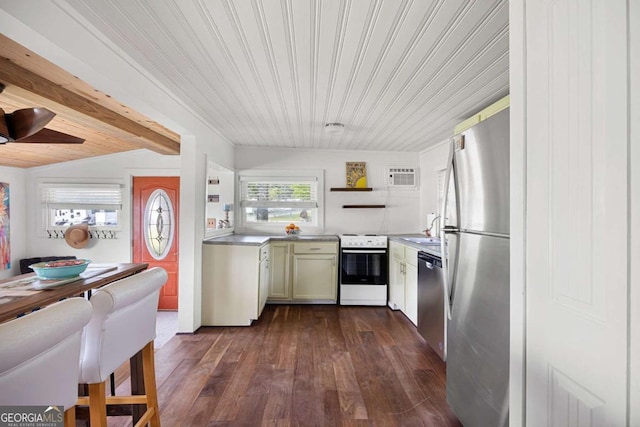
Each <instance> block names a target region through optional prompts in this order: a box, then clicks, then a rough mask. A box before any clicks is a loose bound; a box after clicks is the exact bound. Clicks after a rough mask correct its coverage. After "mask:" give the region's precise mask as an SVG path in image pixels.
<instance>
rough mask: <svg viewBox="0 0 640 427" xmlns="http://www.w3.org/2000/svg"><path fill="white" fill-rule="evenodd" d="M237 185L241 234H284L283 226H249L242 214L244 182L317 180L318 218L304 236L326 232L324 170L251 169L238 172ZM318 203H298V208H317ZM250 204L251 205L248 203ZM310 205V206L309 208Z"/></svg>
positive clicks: (237, 218)
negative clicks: (249, 180)
mask: <svg viewBox="0 0 640 427" xmlns="http://www.w3.org/2000/svg"><path fill="white" fill-rule="evenodd" d="M236 176H237V184H238V185H236V204H235V206H237V208H235V212H234V216H235V220H236V224H237V225H238V227H236V228H237V229H238V231H240V232H259V233H270V234H276V235H279V234H284V225H283V224H276V223H273V224H254V223H251V224H247V223H246V222H245V216H244V214H243V213H242V181H246V180H247V179H251V180H255V179H260V178H264V179H277V178H282V179H286V180H291V181H296V180H311V179H313V180H316V181H317V183H318V189H317V197H318V200H317V202H316V203H317V209H318V218H317V223H316V226H315V227H312V226H305V227H304V229H303V230H302V234H321V233H323V232H324V170H322V169H317V170H262V169H249V170H242V171H239V172H237V174H236ZM316 203H309V202H297V203H296V204H297V205H298V206H301V205H305V206H306V207H315V206H311V205H315V204H316ZM248 204H250V203H248ZM307 205H308V206H307Z"/></svg>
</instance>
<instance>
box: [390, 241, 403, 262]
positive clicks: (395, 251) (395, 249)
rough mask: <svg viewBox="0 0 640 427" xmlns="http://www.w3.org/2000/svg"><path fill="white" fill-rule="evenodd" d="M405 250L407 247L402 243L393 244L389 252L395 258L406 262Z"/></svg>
mask: <svg viewBox="0 0 640 427" xmlns="http://www.w3.org/2000/svg"><path fill="white" fill-rule="evenodd" d="M404 249H405V246H404V245H401V244H400V243H396V242H391V244H390V245H389V252H391V256H392V257H393V258H398V259H401V260H404Z"/></svg>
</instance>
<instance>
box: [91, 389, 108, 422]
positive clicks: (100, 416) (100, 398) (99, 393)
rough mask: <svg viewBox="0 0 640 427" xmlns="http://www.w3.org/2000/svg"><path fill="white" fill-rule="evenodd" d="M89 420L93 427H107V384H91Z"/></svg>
mask: <svg viewBox="0 0 640 427" xmlns="http://www.w3.org/2000/svg"><path fill="white" fill-rule="evenodd" d="M89 420H90V422H91V427H107V401H106V393H105V384H104V382H102V383H97V384H89Z"/></svg>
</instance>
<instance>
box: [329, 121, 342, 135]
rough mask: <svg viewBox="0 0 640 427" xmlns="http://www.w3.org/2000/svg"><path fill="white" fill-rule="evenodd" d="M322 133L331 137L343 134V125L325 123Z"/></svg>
mask: <svg viewBox="0 0 640 427" xmlns="http://www.w3.org/2000/svg"><path fill="white" fill-rule="evenodd" d="M324 131H325V132H326V133H330V134H333V135H340V134H341V133H342V132H344V125H343V124H342V123H327V124H326V125H324Z"/></svg>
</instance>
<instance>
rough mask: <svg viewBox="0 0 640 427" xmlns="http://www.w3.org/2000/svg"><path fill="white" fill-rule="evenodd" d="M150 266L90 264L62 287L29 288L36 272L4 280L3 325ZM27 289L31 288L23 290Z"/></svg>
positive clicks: (0, 286) (0, 295) (0, 288)
mask: <svg viewBox="0 0 640 427" xmlns="http://www.w3.org/2000/svg"><path fill="white" fill-rule="evenodd" d="M147 267H148V264H146V263H113V264H89V267H88V268H87V270H85V272H84V273H82V275H80V276H78V278H77V279H74V280H71V279H70V281H64V283H60V284H59V285H57V284H55V283H51V285H50V286H49V287H42V288H38V287H31V288H29V284H30V283H29V281H30V280H34V281H35V279H36V278H37V277H36V274H35V273H27V274H21V275H19V276H14V277H10V278H8V279H3V280H0V322H5V321H7V320H11V319H14V318H16V317H17V316H21V315H23V314H27V313H30V312H31V311H33V310H37V309H39V308H41V307H45V306H47V305H49V304H52V303H54V302H57V301H60V300H61V299H64V298H69V297H73V296H80V295H83V294H84V293H85V292H87V291H90V290H92V289H96V288H100V287H102V286H104V285H108V284H109V283H112V282H115V281H116V280H119V279H122V278H125V277H127V276H131V275H133V274H136V273H139V272H141V271H143V270H146V269H147ZM61 282H63V281H61ZM14 284H15V285H14ZM22 284H24V285H22ZM24 288H27V289H26V290H21V289H24ZM12 291H13V292H12Z"/></svg>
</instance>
